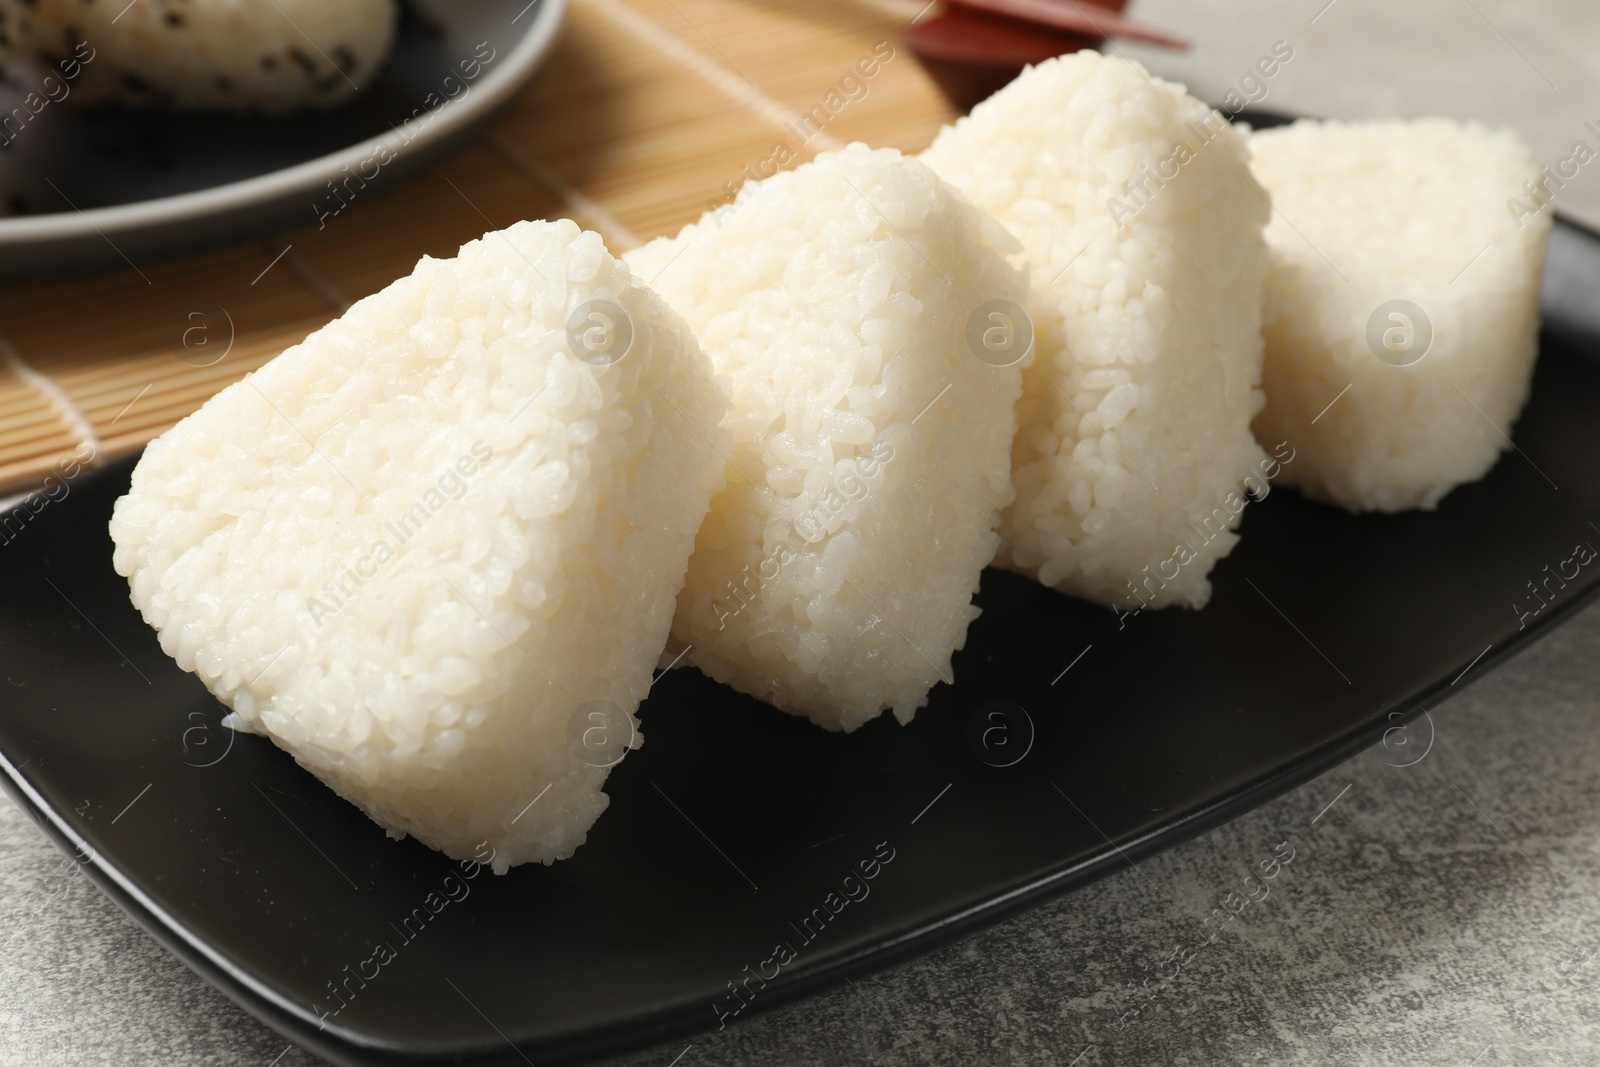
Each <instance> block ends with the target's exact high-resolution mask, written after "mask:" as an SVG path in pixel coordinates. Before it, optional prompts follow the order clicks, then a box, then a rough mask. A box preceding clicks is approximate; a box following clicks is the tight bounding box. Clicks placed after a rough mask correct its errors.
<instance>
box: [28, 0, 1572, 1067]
mask: <svg viewBox="0 0 1600 1067" xmlns="http://www.w3.org/2000/svg"><path fill="white" fill-rule="evenodd" d="M830 2H840V3H845V2H858V0H830ZM1133 10H1134V13H1136V14H1138V15H1140V16H1141V17H1144V18H1146V19H1149V20H1151V21H1154V22H1158V23H1160V24H1163V25H1166V26H1169V27H1171V28H1174V29H1177V30H1180V31H1182V32H1184V33H1185V34H1187V35H1188V36H1190V37H1191V39H1192V40H1194V42H1195V48H1194V49H1193V51H1192V52H1191V53H1189V54H1187V55H1185V56H1179V57H1174V56H1171V55H1167V54H1164V53H1159V52H1153V51H1147V50H1141V49H1134V48H1128V49H1126V51H1127V52H1128V53H1129V54H1131V55H1137V56H1138V57H1139V58H1141V59H1144V60H1145V61H1146V62H1147V63H1149V65H1150V66H1151V67H1152V69H1154V70H1155V71H1157V72H1158V73H1161V74H1164V75H1167V76H1169V77H1173V78H1176V79H1179V80H1183V81H1186V82H1188V83H1189V84H1190V85H1192V86H1193V87H1194V88H1195V90H1196V92H1198V93H1199V94H1200V95H1202V96H1205V97H1208V98H1210V99H1213V100H1222V99H1223V98H1224V95H1225V94H1226V92H1227V91H1228V90H1229V88H1231V87H1235V86H1237V85H1238V84H1239V78H1240V76H1241V75H1242V74H1243V73H1244V72H1245V71H1246V69H1247V68H1248V67H1249V66H1250V65H1251V64H1253V63H1254V61H1255V59H1256V57H1257V56H1259V55H1260V54H1262V53H1263V52H1265V51H1267V50H1268V49H1269V48H1270V47H1271V46H1272V44H1273V43H1274V42H1276V41H1279V40H1283V41H1288V42H1289V43H1290V44H1291V45H1292V46H1293V47H1294V49H1295V57H1294V59H1293V60H1292V61H1291V62H1290V63H1289V64H1287V65H1286V66H1285V67H1284V68H1283V70H1282V72H1281V73H1280V74H1279V75H1278V76H1277V77H1276V78H1274V79H1273V80H1272V81H1271V82H1270V83H1269V84H1268V85H1267V86H1266V90H1265V91H1266V95H1265V97H1264V98H1263V99H1261V100H1260V101H1259V104H1260V106H1263V107H1267V108H1278V109H1282V110H1286V111H1298V112H1309V113H1317V114H1322V115H1329V116H1340V117H1355V116H1389V115H1422V114H1450V115H1457V116H1461V117H1473V118H1480V119H1483V120H1485V121H1489V122H1493V123H1499V124H1507V125H1512V126H1515V127H1517V128H1518V129H1520V130H1521V131H1522V133H1523V135H1524V136H1525V137H1527V138H1528V140H1529V142H1530V143H1531V144H1533V146H1534V148H1535V150H1536V152H1538V154H1539V156H1540V158H1541V159H1544V160H1548V161H1554V160H1556V159H1559V158H1560V157H1562V156H1563V155H1565V154H1566V153H1567V152H1568V151H1569V150H1570V148H1571V146H1572V143H1573V142H1574V141H1576V140H1578V139H1579V138H1585V139H1588V140H1589V141H1590V143H1591V144H1593V143H1594V141H1595V138H1594V135H1593V134H1591V133H1588V132H1587V131H1586V130H1585V129H1584V123H1585V122H1586V121H1588V120H1591V119H1593V120H1600V68H1597V67H1595V66H1593V65H1591V64H1592V59H1591V57H1592V56H1593V55H1594V54H1595V52H1594V50H1595V46H1596V43H1597V42H1600V5H1596V4H1594V3H1593V0H1541V2H1534V0H1522V2H1517V0H1405V2H1404V3H1401V2H1398V0H1333V2H1332V3H1329V2H1328V0H1226V2H1223V0H1215V2H1210V3H1202V2H1199V0H1139V2H1137V3H1136V4H1135V5H1134V7H1133ZM1255 94H1256V95H1257V96H1260V90H1256V91H1255ZM1597 169H1600V168H1597ZM1557 206H1558V207H1559V208H1560V209H1561V210H1563V211H1566V212H1568V213H1571V214H1573V215H1575V216H1577V217H1579V218H1582V219H1585V220H1587V221H1589V222H1590V223H1591V224H1595V223H1600V179H1597V178H1596V177H1595V176H1594V175H1593V174H1589V173H1587V172H1585V173H1582V174H1580V176H1579V178H1578V179H1577V180H1576V181H1574V182H1572V183H1571V184H1569V186H1568V187H1567V188H1566V189H1564V190H1562V191H1561V193H1560V196H1559V198H1558V200H1557ZM1463 580H1470V576H1464V577H1463ZM1597 646H1600V605H1597V606H1595V607H1592V608H1590V609H1588V610H1587V611H1585V612H1584V613H1582V614H1581V615H1579V616H1578V617H1577V618H1575V619H1574V620H1573V621H1572V622H1570V623H1569V624H1568V625H1566V626H1565V627H1563V628H1562V629H1560V630H1558V631H1557V632H1556V633H1554V634H1553V635H1552V636H1550V637H1549V638H1547V639H1546V640H1545V641H1543V642H1542V643H1540V644H1538V645H1535V646H1534V647H1532V648H1530V649H1529V650H1528V651H1527V652H1525V653H1524V654H1523V655H1522V656H1520V657H1518V658H1517V659H1515V660H1513V661H1512V662H1511V663H1510V664H1508V665H1507V666H1505V667H1503V668H1501V669H1500V670H1498V671H1496V672H1494V673H1492V674H1488V675H1486V676H1484V677H1482V678H1477V679H1474V678H1472V677H1471V676H1469V677H1468V678H1467V679H1465V680H1464V681H1463V683H1462V684H1463V686H1467V683H1468V682H1471V683H1472V684H1471V685H1470V687H1467V688H1464V690H1463V691H1462V692H1461V693H1460V695H1458V696H1456V697H1455V698H1453V699H1452V700H1451V701H1449V702H1448V703H1446V704H1444V705H1442V706H1440V707H1437V708H1435V709H1432V711H1431V718H1430V719H1429V720H1423V721H1422V722H1421V723H1420V724H1419V726H1418V727H1417V728H1416V729H1415V730H1413V731H1412V732H1411V733H1410V734H1409V735H1407V736H1406V737H1405V738H1404V740H1405V741H1406V746H1405V747H1401V746H1400V745H1399V741H1400V740H1401V738H1400V737H1398V736H1397V737H1396V738H1394V739H1393V740H1394V742H1395V743H1394V744H1392V745H1391V746H1390V747H1389V748H1388V749H1385V748H1381V747H1380V748H1377V749H1374V750H1372V751H1369V752H1367V753H1366V754H1364V755H1362V756H1360V757H1358V758H1357V759H1355V760H1353V761H1351V762H1350V763H1348V764H1346V765H1344V766H1342V767H1340V768H1338V769H1336V770H1335V771H1333V772H1331V773H1330V774H1328V775H1326V776H1325V777H1323V778H1321V779H1319V780H1317V781H1314V782H1312V783H1310V784H1309V785H1307V786H1305V787H1303V788H1301V789H1298V790H1295V791H1294V792H1292V793H1290V794H1288V795H1286V796H1284V797H1282V798H1280V799H1279V800H1277V801H1274V802H1273V803H1271V804H1268V805H1266V806H1265V807H1263V808H1261V809H1258V810H1257V811H1255V812H1253V813H1251V814H1250V815H1248V816H1245V817H1244V818H1241V819H1239V820H1237V821H1235V822H1233V823H1231V824H1229V825H1227V826H1225V827H1223V828H1221V829H1219V830H1215V831H1213V832H1211V833H1210V834H1207V835H1205V836H1204V837H1202V838H1199V839H1197V840H1195V841H1192V842H1190V843H1188V844H1186V845H1183V846H1181V847H1179V848H1176V849H1173V850H1171V851H1169V852H1166V853H1163V854H1161V855H1158V856H1155V857H1152V858H1150V859H1147V860H1144V861H1142V862H1141V863H1140V864H1139V865H1138V867H1137V868H1129V869H1127V870H1125V871H1123V872H1122V873H1119V874H1116V875H1114V876H1112V877H1110V878H1107V879H1106V880H1104V881H1102V882H1099V883H1097V884H1095V885H1093V886H1090V887H1088V888H1086V889H1084V890H1082V891H1080V892H1077V893H1074V894H1072V895H1070V896H1067V897H1065V898H1062V899H1061V900H1058V901H1056V902H1054V903H1051V904H1048V905H1045V906H1043V907H1040V908H1037V909H1035V910H1033V911H1031V912H1029V913H1027V914H1025V915H1023V916H1021V917H1019V918H1016V919H1013V920H1012V921H1010V922H1007V923H1005V924H1003V925H1001V926H997V927H994V928H992V929H990V930H988V931H986V932H983V933H980V934H977V935H974V936H972V937H969V938H967V939H966V940H964V941H961V942H959V943H957V944H955V945H952V946H950V947H948V948H945V949H943V950H940V951H938V952H934V953H932V954H930V955H927V956H924V957H922V958H920V959H917V960H915V961H913V962H910V963H907V964H904V965H901V966H899V967H896V968H894V969H892V970H889V971H885V972H882V973H880V974H876V975H874V976H872V977H869V978H865V979H861V980H859V981H857V982H856V983H855V984H854V985H853V986H849V985H847V986H845V987H843V988H840V989H837V990H834V991H832V992H828V993H824V994H822V995H820V996H817V997H814V998H812V999H810V1000H807V1001H804V1002H801V1003H799V1004H797V1005H793V1006H790V1007H788V1008H784V1009H781V1010H778V1011H776V1012H773V1013H771V1014H767V1015H760V1016H755V1017H753V1018H751V1019H749V1020H747V1021H744V1022H741V1023H739V1024H738V1025H736V1026H732V1027H730V1028H729V1029H728V1030H726V1031H724V1032H722V1033H720V1034H716V1035H707V1036H703V1037H700V1038H696V1039H695V1040H694V1041H693V1043H692V1044H691V1043H690V1042H680V1043H675V1044H673V1045H669V1046H663V1047H660V1048H657V1049H653V1050H650V1051H648V1052H645V1053H641V1054H638V1055H635V1056H630V1057H626V1058H624V1059H621V1060H617V1061H615V1062H614V1067H623V1065H626V1067H647V1065H650V1067H657V1065H659V1067H668V1065H669V1064H674V1063H676V1064H677V1065H678V1067H705V1065H711V1064H752V1065H768V1064H771V1065H777V1064H808V1065H818V1067H827V1065H845V1064H849V1065H855V1064H867V1063H871V1064H886V1065H887V1064H905V1065H908V1067H915V1065H917V1064H922V1065H925V1067H936V1065H937V1067H943V1065H945V1064H963V1065H966V1064H980V1065H987V1064H1002V1063H1014V1064H1051V1065H1060V1067H1068V1065H1072V1064H1078V1065H1080V1067H1096V1065H1111V1064H1117V1065H1124V1064H1126V1065H1139V1067H1143V1065H1153V1064H1173V1065H1179V1064H1194V1065H1200V1064H1206V1065H1209V1064H1250V1065H1256V1064H1259V1065H1268V1064H1270V1065H1302V1064H1303V1065H1311V1064H1319V1065H1320V1064H1331V1063H1339V1064H1349V1065H1367V1064H1373V1065H1376V1064H1406V1065H1410V1067H1432V1065H1438V1067H1446V1065H1449V1067H1491V1065H1496V1064H1519V1065H1520V1064H1573V1065H1584V1067H1590V1065H1592V1064H1594V1063H1596V1062H1600V996H1597V992H1600V893H1597V892H1596V890H1597V889H1600V656H1596V654H1595V649H1596V647H1597ZM1430 724H1431V725H1430ZM1430 744H1431V747H1429V746H1430ZM1424 751H1425V752H1426V755H1425V756H1423V757H1422V758H1421V759H1420V760H1417V756H1418V754H1420V753H1422V752H1424ZM1414 760H1417V761H1416V762H1415V763H1414V765H1411V766H1401V765H1400V764H1406V763H1411V762H1412V761H1414ZM1283 841H1287V842H1290V843H1291V844H1292V847H1293V848H1294V859H1293V862H1292V863H1291V864H1290V865H1289V866H1288V867H1287V868H1286V869H1285V870H1284V871H1283V873H1282V874H1281V875H1280V876H1279V877H1278V878H1277V879H1275V880H1274V881H1273V882H1272V890H1271V893H1270V895H1269V896H1267V897H1266V898H1265V899H1263V900H1261V901H1259V902H1256V903H1252V904H1249V905H1248V906H1247V907H1246V909H1245V910H1244V911H1243V912H1242V913H1241V914H1240V915H1239V917H1238V919H1237V920H1236V921H1234V922H1233V923H1230V924H1229V925H1228V927H1227V928H1226V931H1225V933H1224V934H1223V935H1222V936H1221V937H1219V938H1218V939H1217V940H1216V942H1215V943H1213V944H1211V945H1210V946H1209V947H1206V948H1204V949H1203V950H1201V951H1198V952H1196V953H1194V955H1193V956H1191V957H1189V958H1188V959H1187V961H1186V962H1185V963H1184V965H1183V966H1182V968H1181V970H1178V971H1177V972H1176V974H1174V965H1173V964H1171V963H1169V962H1167V961H1168V960H1169V959H1170V957H1171V953H1172V950H1173V948H1174V947H1175V946H1177V945H1179V944H1182V945H1188V946H1192V945H1193V944H1194V943H1195V942H1196V941H1198V940H1200V938H1199V937H1197V934H1199V931H1200V924H1201V921H1202V919H1203V918H1204V917H1205V915H1206V914H1207V913H1208V912H1209V910H1210V909H1211V908H1212V907H1213V906H1215V905H1216V904H1217V903H1218V901H1219V900H1220V898H1221V897H1222V896H1223V895H1224V894H1225V893H1226V892H1227V891H1228V890H1230V889H1231V888H1232V887H1233V885H1234V883H1235V882H1237V880H1238V878H1239V876H1240V872H1241V870H1242V869H1243V867H1244V866H1245V865H1246V864H1250V863H1254V862H1255V861H1257V860H1258V859H1259V858H1260V857H1261V856H1262V855H1263V854H1265V853H1266V852H1267V850H1269V849H1270V848H1271V846H1273V845H1274V844H1277V843H1278V842H1283ZM62 860H63V855H62V854H61V853H59V852H58V851H57V850H56V849H55V848H54V847H53V846H52V845H50V844H49V843H48V842H47V841H46V840H45V838H44V837H43V836H42V834H41V833H40V832H39V831H38V830H37V829H36V828H35V827H34V825H33V824H32V823H31V822H30V821H29V820H28V819H27V818H26V817H25V816H24V815H23V814H22V813H21V812H19V811H18V810H17V809H16V808H15V807H14V806H12V805H11V804H10V802H9V801H3V800H0V1065H11V1064H28V1065H32V1067H49V1065H55V1064H79V1063H92V1064H111V1063H115V1064H160V1065H163V1067H198V1065H201V1064H248V1065H260V1067H273V1065H276V1067H303V1065H305V1064H313V1063H316V1062H318V1061H317V1060H316V1059H315V1058H314V1057H312V1056H310V1055H309V1054H307V1053H306V1052H304V1051H302V1050H301V1049H298V1048H294V1047H291V1046H289V1045H288V1044H287V1043H286V1042H285V1041H284V1040H283V1039H282V1038H280V1037H278V1036H277V1035H276V1034H274V1033H273V1032H271V1031H269V1030H267V1029H266V1028H265V1027H263V1026H261V1025H260V1024H258V1023H257V1022H255V1021H254V1020H253V1019H251V1018H250V1017H249V1016H248V1015H246V1014H245V1013H244V1012H243V1011H241V1010H240V1009H239V1008H237V1007H235V1006H234V1005H233V1004H232V1003H231V1002H230V1001H228V1000H227V999H226V998H224V997H223V996H222V995H221V994H220V993H217V992H215V991H214V990H212V989H211V988H210V987H209V986H207V985H206V984H205V983H204V982H202V981H201V980H200V979H199V978H198V977H196V976H195V975H194V974H192V973H191V972H190V971H188V970H187V969H185V968H184V967H183V965H182V964H180V963H179V962H178V961H177V960H176V959H174V958H173V957H171V956H169V955H168V954H167V953H166V952H165V951H164V950H163V949H161V948H160V947H158V946H157V945H156V944H155V942H154V941H152V940H151V939H150V938H148V937H147V936H145V935H144V934H143V933H142V932H141V931H140V930H139V929H138V928H137V927H135V926H134V924H133V923H132V921H130V920H129V919H127V918H125V917H124V916H123V915H122V913H121V912H120V911H118V910H117V908H116V907H115V906H114V905H113V904H112V903H111V902H110V901H109V900H107V899H106V898H105V897H104V896H102V895H101V894H100V892H99V891H98V890H97V889H95V888H94V887H93V886H92V885H91V884H90V883H89V882H88V881H87V880H86V879H85V878H83V877H82V875H81V874H79V873H77V872H76V871H75V869H74V868H73V867H72V866H71V864H66V865H63V863H62Z"/></svg>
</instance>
